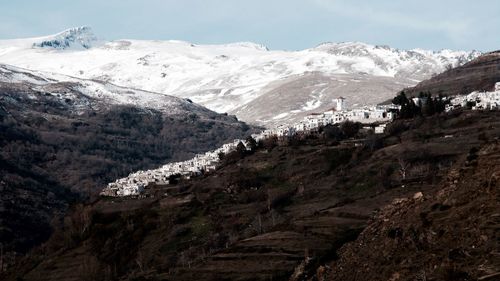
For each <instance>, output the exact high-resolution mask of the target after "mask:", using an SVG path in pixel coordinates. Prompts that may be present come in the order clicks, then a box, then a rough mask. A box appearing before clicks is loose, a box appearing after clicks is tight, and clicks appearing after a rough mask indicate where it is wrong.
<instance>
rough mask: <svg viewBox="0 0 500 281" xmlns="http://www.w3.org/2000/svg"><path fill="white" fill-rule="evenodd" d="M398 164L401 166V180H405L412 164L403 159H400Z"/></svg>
mask: <svg viewBox="0 0 500 281" xmlns="http://www.w3.org/2000/svg"><path fill="white" fill-rule="evenodd" d="M398 164H399V173H400V174H401V179H402V180H405V179H406V175H407V172H408V169H409V168H410V163H408V162H407V161H406V160H405V159H403V158H398Z"/></svg>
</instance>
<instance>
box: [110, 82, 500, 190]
mask: <svg viewBox="0 0 500 281" xmlns="http://www.w3.org/2000/svg"><path fill="white" fill-rule="evenodd" d="M449 101H450V102H449V103H448V104H447V105H446V111H451V110H453V109H457V108H460V107H470V108H471V109H473V110H492V109H499V108H500V83H497V84H496V85H495V90H494V91H493V92H473V93H470V94H468V95H465V96H463V95H460V96H455V97H453V98H451V99H450V100H449ZM413 102H414V103H415V104H416V105H417V106H418V105H421V104H424V103H425V97H424V98H413ZM333 104H334V107H333V108H332V109H330V110H328V111H325V112H323V113H314V114H310V115H308V116H306V117H305V118H304V119H303V120H302V121H300V122H298V123H297V124H294V125H281V126H278V127H276V128H273V129H267V130H265V131H263V132H261V133H259V134H254V135H252V138H254V139H255V140H256V141H260V140H263V139H266V138H271V137H278V138H286V137H291V136H293V135H295V134H299V133H300V134H304V133H308V132H314V131H317V130H318V129H319V128H320V127H322V126H326V125H329V124H338V123H342V122H344V121H347V120H348V121H352V122H359V123H363V124H376V126H375V127H374V133H375V134H381V133H383V132H384V129H385V127H386V125H387V123H389V122H391V121H392V120H393V119H394V118H395V112H397V110H399V106H396V105H393V104H392V105H384V106H371V107H362V108H355V109H351V110H347V109H346V106H345V99H344V98H342V97H340V98H338V99H334V100H333ZM240 143H241V144H242V145H244V146H245V149H247V150H251V146H250V145H249V143H248V142H247V141H246V140H239V139H236V140H234V141H233V142H231V143H227V144H224V145H223V146H222V147H220V148H218V149H216V150H213V151H209V152H206V153H204V154H198V155H196V156H195V157H194V158H192V159H190V160H187V161H183V162H176V163H169V164H166V165H164V166H162V167H160V168H158V169H153V170H147V171H137V172H134V173H131V174H130V175H128V176H127V177H125V178H121V179H118V180H116V181H114V182H112V183H109V184H108V186H107V187H106V188H105V189H104V190H103V191H102V192H101V195H102V196H113V197H114V196H137V195H140V194H142V193H143V192H144V190H145V188H146V187H147V186H148V185H149V184H152V183H155V184H169V182H170V180H171V179H172V177H175V176H180V177H184V178H187V179H189V178H190V177H192V176H197V175H201V174H203V173H204V172H207V171H212V170H215V169H216V167H217V164H218V163H219V161H220V155H221V154H228V153H230V152H232V151H235V150H236V148H237V146H238V144H240Z"/></svg>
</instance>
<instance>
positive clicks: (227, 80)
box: [0, 30, 479, 125]
mask: <svg viewBox="0 0 500 281" xmlns="http://www.w3.org/2000/svg"><path fill="white" fill-rule="evenodd" d="M88 33H89V32H88V30H86V31H85V32H83V34H82V35H81V36H80V38H85V36H87V37H90V38H92V36H88ZM75 36H76V35H75ZM52 37H55V38H59V37H60V36H52ZM76 37H78V36H76ZM49 38H50V36H49ZM47 40H48V41H51V40H50V39H44V40H42V41H47ZM89 40H90V39H89ZM40 41H41V40H40V39H39V38H34V39H22V40H21V39H20V40H15V41H12V40H7V41H0V62H3V63H9V64H12V65H16V66H21V67H25V68H29V69H37V70H45V71H51V72H56V73H63V74H67V75H72V76H77V77H83V78H88V79H99V80H105V81H109V82H112V83H115V84H117V85H122V86H127V87H132V88H139V89H145V90H149V91H154V92H160V93H164V94H169V95H174V96H178V97H185V98H190V99H192V100H193V101H195V102H197V103H200V104H202V105H204V106H207V107H208V108H210V109H212V110H216V111H217V112H229V113H231V114H236V115H237V116H238V117H241V119H242V120H244V121H248V122H255V123H259V124H267V125H273V124H278V123H289V122H292V121H293V120H296V119H297V118H301V117H302V116H304V115H306V114H308V113H311V112H314V111H320V110H323V109H327V108H329V107H331V104H330V103H331V100H332V99H333V98H338V96H340V95H342V96H345V97H346V98H347V99H348V102H349V101H350V102H351V105H353V104H360V105H361V104H367V103H368V102H372V101H375V102H381V101H384V100H386V99H388V98H389V97H391V96H392V95H393V93H394V90H395V89H396V90H399V89H402V88H404V87H407V86H413V85H415V84H416V83H417V82H418V81H421V80H423V79H426V78H429V77H430V76H431V75H432V74H434V73H440V72H442V71H444V70H445V69H446V67H448V66H449V65H452V66H458V65H461V64H463V63H465V62H467V61H469V60H471V59H473V58H474V57H476V56H478V54H479V53H478V52H453V51H449V50H443V51H440V52H431V51H424V50H410V51H405V50H398V49H393V48H389V47H385V46H372V45H369V44H364V43H356V42H353V43H338V44H336V43H326V44H322V45H320V46H317V47H315V48H311V49H306V50H302V51H270V50H268V49H267V48H265V47H263V46H261V45H258V44H254V43H234V44H226V45H195V44H191V43H188V42H182V41H140V40H116V41H110V42H98V43H95V44H94V46H93V47H91V48H88V49H85V48H81V49H72V48H69V49H64V50H59V49H54V48H43V49H41V48H34V47H33V43H39V42H40ZM311 75H312V76H311ZM317 75H319V76H324V77H326V78H325V79H319V81H318V79H316V78H315V76H317ZM309 78H311V79H309ZM359 80H361V81H369V82H368V83H359ZM289 83H293V84H294V86H293V87H294V91H289V90H290V87H289ZM373 89H376V90H375V91H374V90H373ZM276 92H281V93H282V94H281V95H280V97H279V100H276V99H275V98H273V96H275V93H276ZM318 92H322V95H321V96H320V95H318V94H317V93H318ZM360 96H362V97H363V98H359V97H360ZM262 100H272V101H273V102H272V104H271V105H272V106H268V104H262ZM255 108H258V109H259V113H258V114H257V113H253V112H254V111H255V110H254V109H255ZM279 116H285V117H283V118H279Z"/></svg>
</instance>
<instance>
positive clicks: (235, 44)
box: [225, 42, 269, 51]
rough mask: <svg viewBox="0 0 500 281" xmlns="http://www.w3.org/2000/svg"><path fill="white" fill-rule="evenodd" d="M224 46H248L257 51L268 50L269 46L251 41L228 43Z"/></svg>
mask: <svg viewBox="0 0 500 281" xmlns="http://www.w3.org/2000/svg"><path fill="white" fill-rule="evenodd" d="M225 46H227V47H241V48H249V49H254V50H258V51H269V48H267V47H266V46H264V45H262V44H257V43H253V42H236V43H230V44H226V45H225Z"/></svg>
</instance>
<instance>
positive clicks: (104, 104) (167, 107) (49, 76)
mask: <svg viewBox="0 0 500 281" xmlns="http://www.w3.org/2000/svg"><path fill="white" fill-rule="evenodd" d="M4 84H6V85H17V86H18V88H19V89H22V91H23V92H29V93H30V95H29V98H30V99H33V100H36V99H38V98H39V97H40V96H50V97H52V98H53V99H54V100H57V101H58V102H60V103H61V104H64V105H65V106H67V108H68V109H69V110H70V111H71V112H73V113H76V114H81V113H83V112H86V111H89V110H92V111H102V110H106V109H109V108H110V107H112V106H116V105H124V106H127V105H129V106H134V107H138V108H142V109H154V110H158V111H159V112H161V113H162V114H164V115H167V116H173V115H178V116H182V115H185V114H190V113H195V114H198V115H199V116H201V117H202V118H209V117H213V116H215V115H216V113H215V112H212V111H211V110H208V109H207V108H205V107H203V106H200V105H197V104H194V103H193V102H191V101H189V100H186V99H181V98H177V97H173V96H169V95H164V94H159V93H154V92H149V91H144V90H137V89H132V88H125V87H120V86H116V85H113V84H111V83H109V82H102V81H98V80H85V79H79V78H75V77H69V76H65V75H62V74H55V73H47V72H40V71H32V70H28V69H23V68H19V67H15V66H10V65H5V64H0V86H2V85H4Z"/></svg>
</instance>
